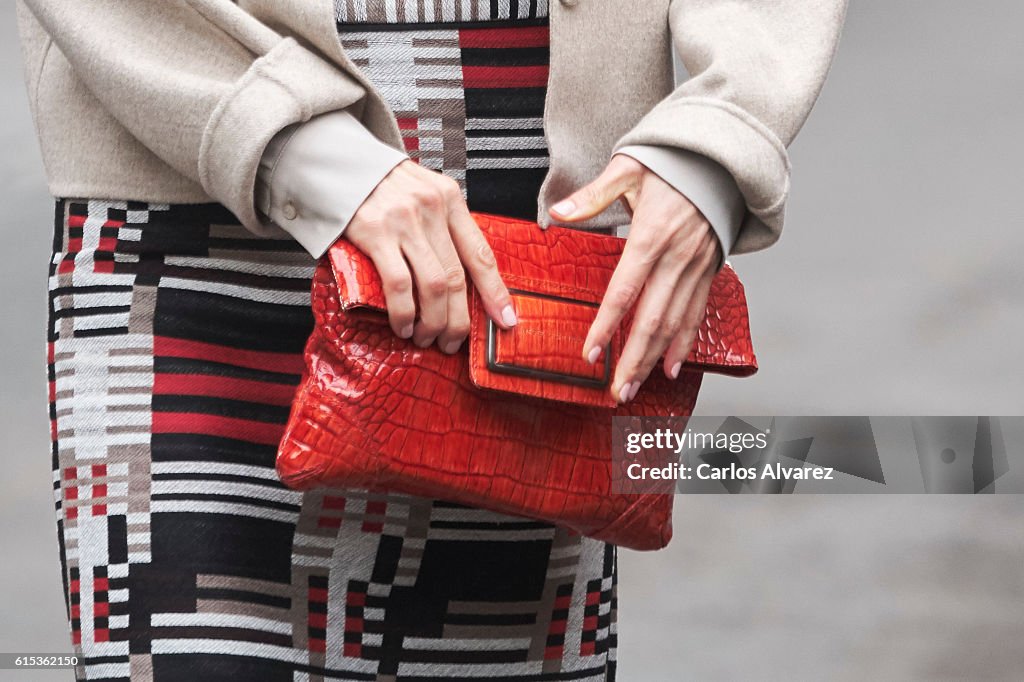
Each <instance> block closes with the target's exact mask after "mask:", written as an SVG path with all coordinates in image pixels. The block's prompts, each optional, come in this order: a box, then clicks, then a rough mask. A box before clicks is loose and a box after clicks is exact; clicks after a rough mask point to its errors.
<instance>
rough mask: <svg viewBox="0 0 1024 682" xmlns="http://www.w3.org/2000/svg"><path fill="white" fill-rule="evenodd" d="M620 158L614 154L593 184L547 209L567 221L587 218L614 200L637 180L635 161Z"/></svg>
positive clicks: (554, 215)
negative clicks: (633, 162)
mask: <svg viewBox="0 0 1024 682" xmlns="http://www.w3.org/2000/svg"><path fill="white" fill-rule="evenodd" d="M621 158H622V157H621V156H616V157H614V158H613V159H612V161H611V163H609V164H608V165H607V166H606V167H605V169H604V171H602V172H601V174H600V175H599V176H597V177H596V178H595V179H594V180H593V181H591V182H590V184H587V185H584V186H583V187H581V188H580V189H578V190H576V191H575V192H573V193H572V194H570V195H569V196H568V197H566V198H565V199H562V200H561V201H559V202H558V203H556V204H555V205H554V206H552V207H551V208H550V209H549V211H548V212H549V213H550V214H551V216H552V217H553V218H556V219H558V220H562V221H566V222H576V221H580V220H587V219H588V218H593V217H594V216H596V215H597V214H598V213H600V212H602V211H604V210H605V209H606V208H608V207H609V206H611V205H612V204H613V203H615V201H616V200H617V199H618V198H619V197H621V196H622V195H623V194H625V193H626V192H628V191H629V190H630V189H631V188H632V186H633V184H634V182H635V177H634V174H633V173H632V172H631V171H632V164H629V163H623V162H620V159H621Z"/></svg>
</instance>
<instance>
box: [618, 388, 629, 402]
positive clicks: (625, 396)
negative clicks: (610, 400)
mask: <svg viewBox="0 0 1024 682" xmlns="http://www.w3.org/2000/svg"><path fill="white" fill-rule="evenodd" d="M629 391H630V385H629V384H624V385H623V386H622V388H620V389H619V402H623V403H624V402H626V401H627V400H629Z"/></svg>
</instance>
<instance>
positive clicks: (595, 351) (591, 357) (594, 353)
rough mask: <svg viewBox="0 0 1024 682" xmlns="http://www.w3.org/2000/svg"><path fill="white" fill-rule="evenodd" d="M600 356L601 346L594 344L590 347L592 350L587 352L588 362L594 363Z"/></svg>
mask: <svg viewBox="0 0 1024 682" xmlns="http://www.w3.org/2000/svg"><path fill="white" fill-rule="evenodd" d="M599 357H601V346H594V347H593V348H591V349H590V352H589V353H587V362H589V363H590V364H594V363H595V362H597V359H598V358H599Z"/></svg>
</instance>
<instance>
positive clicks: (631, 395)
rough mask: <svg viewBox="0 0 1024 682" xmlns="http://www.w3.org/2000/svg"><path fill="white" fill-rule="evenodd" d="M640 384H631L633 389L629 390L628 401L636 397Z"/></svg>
mask: <svg viewBox="0 0 1024 682" xmlns="http://www.w3.org/2000/svg"><path fill="white" fill-rule="evenodd" d="M640 383H641V382H639V381H638V382H636V383H635V384H633V387H632V388H631V389H629V399H630V400H632V399H633V398H635V397H636V392H637V391H639V390H640Z"/></svg>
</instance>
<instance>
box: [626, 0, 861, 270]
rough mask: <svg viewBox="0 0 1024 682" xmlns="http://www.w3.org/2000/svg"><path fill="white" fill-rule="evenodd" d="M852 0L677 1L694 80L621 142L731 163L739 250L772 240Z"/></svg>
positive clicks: (676, 25) (677, 31)
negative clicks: (794, 145) (793, 151)
mask: <svg viewBox="0 0 1024 682" xmlns="http://www.w3.org/2000/svg"><path fill="white" fill-rule="evenodd" d="M845 13H846V0H773V1H772V2H761V1H758V0H671V4H670V7H669V25H670V28H671V32H672V40H673V43H674V45H675V49H676V51H677V53H678V54H679V56H680V59H681V61H682V63H683V65H684V66H685V67H686V70H687V72H688V73H689V75H690V77H689V79H688V80H686V81H685V82H683V83H682V84H680V85H679V86H678V87H677V88H676V90H675V91H674V92H672V93H671V94H670V95H669V96H668V97H666V98H665V99H664V100H662V101H661V102H659V103H658V104H657V105H656V106H655V107H654V108H653V109H652V110H651V111H650V112H648V114H647V115H646V116H644V117H643V118H642V119H641V120H640V122H639V123H638V124H637V125H636V126H635V127H634V128H633V129H632V130H630V131H629V132H627V133H626V134H625V135H624V136H623V137H622V138H621V139H620V140H619V141H618V142H617V143H616V145H615V148H616V150H617V149H620V148H623V147H626V146H629V145H654V146H662V147H673V148H677V149H685V150H688V151H691V152H695V153H697V154H701V155H704V156H706V157H708V158H709V159H711V160H713V161H715V162H716V163H718V164H719V165H720V166H722V167H724V168H725V169H726V170H727V171H728V172H729V173H730V174H731V175H732V177H733V179H734V180H735V182H736V185H737V187H738V188H739V190H740V193H741V194H742V195H743V199H744V202H745V204H746V209H747V213H746V215H745V217H744V220H743V224H742V226H741V228H740V230H739V234H738V235H737V237H736V241H735V244H734V246H733V248H732V252H733V253H745V252H749V251H756V250H759V249H763V248H766V247H768V246H770V245H771V244H773V243H774V242H775V241H776V240H777V239H778V238H779V235H780V233H781V231H782V223H783V216H784V211H785V203H786V199H787V197H788V194H789V176H790V164H789V155H788V153H787V151H786V147H787V146H788V145H789V144H790V142H792V140H793V138H794V137H795V136H796V134H797V132H798V131H799V130H800V128H801V127H802V126H803V123H804V121H805V120H806V118H807V115H808V114H809V113H810V110H811V107H812V106H813V105H814V102H815V101H816V100H817V98H818V93H819V92H820V91H821V87H822V85H823V84H824V81H825V77H826V75H827V74H828V70H829V67H830V65H831V63H832V58H833V56H834V54H835V50H836V46H837V44H838V41H839V34H840V31H841V28H842V24H843V20H844V17H845Z"/></svg>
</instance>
